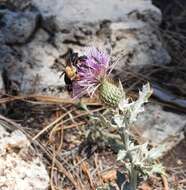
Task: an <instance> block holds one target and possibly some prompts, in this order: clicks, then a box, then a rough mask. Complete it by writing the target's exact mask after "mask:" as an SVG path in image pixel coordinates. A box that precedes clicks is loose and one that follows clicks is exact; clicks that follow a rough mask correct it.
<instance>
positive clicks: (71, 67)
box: [60, 48, 86, 91]
mask: <svg viewBox="0 0 186 190" xmlns="http://www.w3.org/2000/svg"><path fill="white" fill-rule="evenodd" d="M62 58H63V59H65V66H64V71H63V72H62V74H61V76H60V77H62V76H63V75H64V80H65V84H66V86H67V90H68V91H71V90H72V82H73V81H74V80H78V79H79V76H78V71H77V70H78V69H77V67H78V66H79V65H80V64H81V62H82V61H84V60H85V59H86V56H79V55H78V53H75V52H74V51H73V49H71V48H70V49H68V51H67V53H65V54H64V55H63V56H62Z"/></svg>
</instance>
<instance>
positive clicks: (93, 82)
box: [72, 47, 110, 98]
mask: <svg viewBox="0 0 186 190" xmlns="http://www.w3.org/2000/svg"><path fill="white" fill-rule="evenodd" d="M85 56H86V57H87V58H86V59H85V60H83V61H82V62H81V63H80V64H79V66H78V76H79V78H80V79H79V80H75V81H73V84H72V85H73V97H75V98H77V97H81V96H83V95H85V94H88V95H89V96H90V95H92V94H93V93H94V92H95V89H96V88H97V87H98V86H99V84H100V82H101V80H102V79H103V78H104V77H105V76H106V74H107V72H108V68H109V61H110V58H109V56H108V55H107V54H106V53H104V52H102V51H100V50H98V49H97V48H95V47H93V48H88V49H87V50H86V52H85Z"/></svg>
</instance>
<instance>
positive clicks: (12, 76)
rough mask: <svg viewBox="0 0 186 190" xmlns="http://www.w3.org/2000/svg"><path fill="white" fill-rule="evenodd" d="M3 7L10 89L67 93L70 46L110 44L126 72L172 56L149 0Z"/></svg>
mask: <svg viewBox="0 0 186 190" xmlns="http://www.w3.org/2000/svg"><path fill="white" fill-rule="evenodd" d="M0 13H1V19H0V26H1V33H0V36H1V38H0V43H1V49H0V56H1V60H0V61H1V76H2V80H3V81H4V90H5V91H6V92H12V93H18V94H30V93H44V94H55V95H58V96H60V95H62V94H63V93H62V91H61V89H62V87H63V86H64V82H63V79H62V78H60V77H59V76H60V74H61V72H62V70H61V69H60V64H62V63H61V62H62V60H60V57H62V55H64V54H65V53H66V52H67V50H68V48H73V49H74V50H75V51H78V52H81V50H82V49H83V48H84V47H86V46H97V47H99V48H103V49H106V50H107V51H108V52H109V53H110V54H111V55H112V57H113V59H115V60H118V59H119V63H118V65H117V70H118V72H117V74H118V73H119V75H121V76H122V74H123V73H122V69H124V68H125V67H126V66H133V67H135V69H139V68H143V67H144V66H145V65H150V64H167V63H169V62H170V56H169V54H168V53H167V51H166V49H165V48H164V47H163V46H162V42H161V35H160V32H159V29H158V26H159V24H160V23H161V19H162V16H161V12H160V10H159V9H158V8H156V7H155V6H153V5H152V3H151V1H150V0H148V1H146V0H134V1H127V0H124V1H119V0H118V1H112V0H104V1H99V0H93V1H91V2H88V1H86V0H80V1H78V2H77V1H76V0H55V1H50V0H42V1H37V0H33V1H31V0H24V1H19V0H10V1H6V2H5V3H4V5H3V4H2V5H1V7H0ZM46 73H47V74H46ZM2 85H3V83H2ZM1 89H2V90H3V86H1Z"/></svg>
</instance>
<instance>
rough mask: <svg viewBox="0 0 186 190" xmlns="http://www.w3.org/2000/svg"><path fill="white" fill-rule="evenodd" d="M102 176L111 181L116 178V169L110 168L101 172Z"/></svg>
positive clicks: (105, 180)
mask: <svg viewBox="0 0 186 190" xmlns="http://www.w3.org/2000/svg"><path fill="white" fill-rule="evenodd" d="M101 178H102V179H103V181H104V182H110V181H114V180H116V170H110V171H107V172H104V173H103V174H101Z"/></svg>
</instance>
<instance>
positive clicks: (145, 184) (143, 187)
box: [139, 183, 152, 190]
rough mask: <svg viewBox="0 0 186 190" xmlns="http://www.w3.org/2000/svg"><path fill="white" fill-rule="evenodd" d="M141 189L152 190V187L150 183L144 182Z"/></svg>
mask: <svg viewBox="0 0 186 190" xmlns="http://www.w3.org/2000/svg"><path fill="white" fill-rule="evenodd" d="M139 189H140V190H152V188H151V187H150V186H149V184H148V183H143V184H142V185H141V186H140V188H139Z"/></svg>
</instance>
